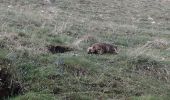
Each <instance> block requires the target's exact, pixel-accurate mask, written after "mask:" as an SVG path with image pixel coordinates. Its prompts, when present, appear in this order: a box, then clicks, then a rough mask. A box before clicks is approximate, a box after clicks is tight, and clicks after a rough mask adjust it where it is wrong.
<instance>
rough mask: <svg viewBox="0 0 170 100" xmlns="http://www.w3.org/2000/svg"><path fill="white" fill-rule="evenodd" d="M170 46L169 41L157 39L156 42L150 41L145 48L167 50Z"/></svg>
mask: <svg viewBox="0 0 170 100" xmlns="http://www.w3.org/2000/svg"><path fill="white" fill-rule="evenodd" d="M168 46H169V43H168V41H166V40H164V39H155V40H154V41H148V42H147V43H146V44H145V45H144V46H143V47H147V48H156V49H167V48H168Z"/></svg>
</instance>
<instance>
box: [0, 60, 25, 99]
mask: <svg viewBox="0 0 170 100" xmlns="http://www.w3.org/2000/svg"><path fill="white" fill-rule="evenodd" d="M13 73H14V72H12V70H11V64H9V61H8V60H4V59H0V99H3V98H5V97H9V96H14V95H18V94H19V93H21V91H22V87H21V84H20V83H19V82H18V81H16V79H15V78H14V75H13Z"/></svg>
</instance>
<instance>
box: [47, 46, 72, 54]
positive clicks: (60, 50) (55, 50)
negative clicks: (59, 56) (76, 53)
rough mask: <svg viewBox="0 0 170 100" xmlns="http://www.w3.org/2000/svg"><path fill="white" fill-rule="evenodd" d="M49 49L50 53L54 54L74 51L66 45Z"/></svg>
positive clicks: (49, 47)
mask: <svg viewBox="0 0 170 100" xmlns="http://www.w3.org/2000/svg"><path fill="white" fill-rule="evenodd" d="M47 48H48V51H49V52H51V53H53V54H54V53H64V52H69V51H73V48H71V47H69V46H64V45H48V46H47Z"/></svg>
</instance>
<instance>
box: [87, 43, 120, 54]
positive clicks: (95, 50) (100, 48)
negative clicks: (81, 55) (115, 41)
mask: <svg viewBox="0 0 170 100" xmlns="http://www.w3.org/2000/svg"><path fill="white" fill-rule="evenodd" d="M87 53H88V54H103V53H113V54H118V48H117V46H116V45H111V44H107V43H95V44H93V45H92V46H90V47H89V48H87Z"/></svg>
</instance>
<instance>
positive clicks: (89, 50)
mask: <svg viewBox="0 0 170 100" xmlns="http://www.w3.org/2000/svg"><path fill="white" fill-rule="evenodd" d="M94 52H95V50H94V49H93V47H88V48H87V53H88V54H91V53H94Z"/></svg>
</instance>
